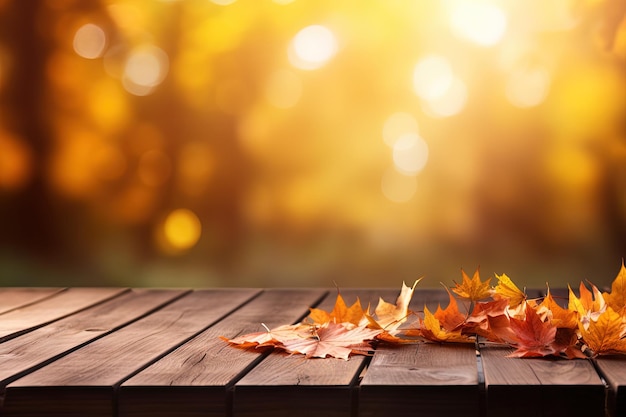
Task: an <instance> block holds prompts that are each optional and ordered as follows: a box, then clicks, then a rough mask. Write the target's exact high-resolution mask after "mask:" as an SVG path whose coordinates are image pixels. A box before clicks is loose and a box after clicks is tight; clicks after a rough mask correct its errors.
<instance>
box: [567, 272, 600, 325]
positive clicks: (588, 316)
mask: <svg viewBox="0 0 626 417" xmlns="http://www.w3.org/2000/svg"><path fill="white" fill-rule="evenodd" d="M568 289H569V302H568V309H569V310H572V311H575V312H577V313H578V321H579V322H580V323H582V324H583V326H584V327H585V328H587V327H588V326H589V323H590V322H592V321H596V320H597V319H598V317H600V315H601V314H602V313H604V311H605V310H606V302H605V301H604V297H603V296H602V293H601V292H600V290H598V288H597V287H596V286H595V285H593V284H591V291H589V289H588V288H587V287H586V286H585V284H583V283H582V282H581V283H580V287H579V292H580V298H578V297H576V294H574V291H572V288H571V287H569V286H568Z"/></svg>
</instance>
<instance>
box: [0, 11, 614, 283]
mask: <svg viewBox="0 0 626 417" xmlns="http://www.w3.org/2000/svg"><path fill="white" fill-rule="evenodd" d="M625 15H626V3H625V2H624V1H623V0H551V1H548V2H544V1H540V0H530V1H529V0H442V1H435V0H433V1H407V0H404V1H403V0H386V1H367V2H356V1H340V2H337V1H330V0H315V1H313V0H273V1H272V0H237V1H234V0H212V1H209V0H178V1H176V0H169V1H166V0H161V1H158V0H98V1H96V0H94V1H88V2H87V1H80V0H48V1H18V0H0V227H1V228H0V285H19V286H24V285H133V286H147V285H150V286H194V287H203V286H278V285H280V286H332V285H333V281H334V282H336V283H337V284H338V285H339V286H341V287H349V286H377V287H383V286H391V287H394V288H395V287H397V286H398V285H399V283H401V282H402V281H403V280H406V281H407V282H410V281H412V280H413V279H415V278H417V277H419V276H422V275H424V276H425V277H426V279H425V280H424V281H423V282H422V284H420V285H423V286H438V285H439V282H444V283H447V284H450V283H451V282H452V280H458V279H459V277H460V269H461V268H464V269H465V270H467V271H473V270H474V269H475V268H476V267H478V266H480V268H481V273H482V275H483V276H484V277H486V276H489V275H492V274H493V273H498V274H501V273H507V275H509V276H510V277H511V278H512V279H513V280H514V281H516V282H517V283H518V284H519V285H520V286H528V287H530V286H544V285H545V283H546V282H549V283H550V284H551V285H552V286H560V285H565V284H566V283H568V282H569V283H572V284H577V283H578V282H579V281H580V280H590V281H592V282H594V283H596V284H597V285H606V284H607V283H609V282H610V281H611V280H612V279H613V278H614V277H615V275H616V273H617V271H618V270H619V266H620V262H621V259H622V258H623V257H624V256H626V19H625Z"/></svg>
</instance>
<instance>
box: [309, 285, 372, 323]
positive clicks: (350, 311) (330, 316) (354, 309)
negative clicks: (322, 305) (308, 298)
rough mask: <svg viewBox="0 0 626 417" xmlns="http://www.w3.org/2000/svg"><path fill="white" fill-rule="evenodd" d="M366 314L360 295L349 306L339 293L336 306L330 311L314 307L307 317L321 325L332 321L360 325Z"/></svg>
mask: <svg viewBox="0 0 626 417" xmlns="http://www.w3.org/2000/svg"><path fill="white" fill-rule="evenodd" d="M364 314H365V312H364V311H363V308H362V307H361V301H360V300H359V298H358V297H357V299H356V301H355V302H354V304H352V305H351V306H350V307H348V306H347V304H346V302H345V301H344V299H343V297H342V296H341V294H339V293H338V294H337V300H336V301H335V307H334V308H333V310H332V311H331V312H330V313H329V312H327V311H325V310H322V309H319V308H312V309H310V313H309V316H308V317H307V319H308V320H310V321H311V322H313V323H315V324H320V325H321V324H324V323H328V322H330V321H332V322H333V323H351V324H353V325H355V326H358V325H360V324H361V320H362V319H363V316H364Z"/></svg>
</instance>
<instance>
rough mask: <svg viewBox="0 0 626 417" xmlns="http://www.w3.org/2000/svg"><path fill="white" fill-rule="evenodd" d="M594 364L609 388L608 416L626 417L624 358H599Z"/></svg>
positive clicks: (625, 358)
mask: <svg viewBox="0 0 626 417" xmlns="http://www.w3.org/2000/svg"><path fill="white" fill-rule="evenodd" d="M596 364H597V368H598V369H599V370H600V372H601V373H602V375H603V376H604V379H605V380H606V382H607V383H608V385H609V387H610V389H609V396H608V398H607V408H608V412H609V415H611V416H614V417H618V416H626V357H625V356H601V357H599V358H598V359H596Z"/></svg>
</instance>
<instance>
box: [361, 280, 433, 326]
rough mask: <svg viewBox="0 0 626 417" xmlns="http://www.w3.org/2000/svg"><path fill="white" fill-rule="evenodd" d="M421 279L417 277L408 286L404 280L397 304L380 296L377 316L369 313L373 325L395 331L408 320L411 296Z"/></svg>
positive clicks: (375, 311)
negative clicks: (410, 285)
mask: <svg viewBox="0 0 626 417" xmlns="http://www.w3.org/2000/svg"><path fill="white" fill-rule="evenodd" d="M421 280H422V278H419V279H417V280H416V281H415V282H414V283H413V286H412V287H408V286H407V285H406V284H405V283H404V282H403V283H402V289H401V290H400V295H399V296H398V298H397V299H396V303H395V304H391V303H388V302H386V301H385V300H383V299H382V297H381V298H379V300H378V305H377V306H376V309H375V310H374V314H375V315H376V318H373V317H372V316H370V315H369V314H368V315H367V318H368V320H369V321H370V325H371V327H374V328H378V329H384V330H386V331H388V332H393V330H395V329H397V328H398V327H400V325H401V324H402V323H404V322H405V321H406V318H407V317H408V315H409V303H410V302H411V298H412V297H413V292H414V291H415V286H416V285H417V284H418V283H419V282H420V281H421Z"/></svg>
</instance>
